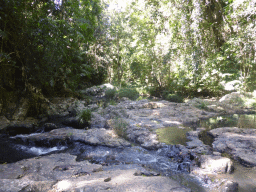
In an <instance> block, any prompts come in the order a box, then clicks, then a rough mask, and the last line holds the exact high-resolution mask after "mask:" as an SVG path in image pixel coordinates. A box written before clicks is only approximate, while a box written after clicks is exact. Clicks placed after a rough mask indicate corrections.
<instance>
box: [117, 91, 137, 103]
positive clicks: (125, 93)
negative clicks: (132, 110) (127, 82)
mask: <svg viewBox="0 0 256 192" xmlns="http://www.w3.org/2000/svg"><path fill="white" fill-rule="evenodd" d="M118 97H119V98H122V97H127V98H129V99H131V100H136V99H137V98H138V97H139V92H138V91H137V90H136V89H135V88H121V89H120V90H119V91H118Z"/></svg>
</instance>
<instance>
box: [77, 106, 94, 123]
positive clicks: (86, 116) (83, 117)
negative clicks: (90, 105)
mask: <svg viewBox="0 0 256 192" xmlns="http://www.w3.org/2000/svg"><path fill="white" fill-rule="evenodd" d="M91 118H92V112H91V110H90V109H85V110H83V111H81V113H80V114H79V119H80V122H81V123H82V124H84V123H88V124H90V121H91Z"/></svg>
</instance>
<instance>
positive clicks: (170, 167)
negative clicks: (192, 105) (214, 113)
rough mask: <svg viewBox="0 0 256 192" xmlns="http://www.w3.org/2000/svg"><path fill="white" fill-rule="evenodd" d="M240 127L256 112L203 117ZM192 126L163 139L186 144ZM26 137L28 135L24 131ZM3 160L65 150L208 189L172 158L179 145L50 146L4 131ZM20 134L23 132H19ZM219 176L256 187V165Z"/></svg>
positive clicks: (243, 190) (252, 121)
mask: <svg viewBox="0 0 256 192" xmlns="http://www.w3.org/2000/svg"><path fill="white" fill-rule="evenodd" d="M234 126H236V127H240V128H256V115H255V114H254V115H229V116H222V117H215V118H210V119H209V120H203V121H201V123H200V125H199V126H198V127H205V128H206V129H207V130H210V129H214V128H217V127H234ZM191 130H192V129H191V128H184V129H180V128H174V127H172V128H164V129H160V130H158V134H159V135H160V136H161V142H165V143H166V144H168V145H176V144H183V145H185V144H186V142H187V139H186V132H188V131H191ZM23 136H24V137H26V135H23ZM0 137H1V138H0V154H1V156H0V163H6V162H7V163H11V162H16V161H19V160H22V159H26V158H31V157H35V156H39V155H46V154H50V153H56V152H65V153H70V154H72V155H76V156H77V161H83V160H89V161H90V162H91V163H97V164H102V165H115V164H118V165H119V164H140V165H144V166H147V167H149V168H151V169H153V170H156V171H158V172H160V173H162V174H164V175H166V176H170V177H171V178H172V179H175V180H177V181H179V182H180V183H181V184H183V185H185V186H187V187H189V188H191V189H192V191H202V192H203V191H207V189H206V188H205V187H203V186H201V184H200V183H199V181H198V180H196V179H195V177H192V176H191V175H189V174H186V173H184V171H182V170H181V169H180V164H179V163H177V161H171V160H170V158H169V157H168V153H169V152H170V151H172V150H174V151H175V149H170V146H168V145H166V147H164V148H162V149H159V150H157V151H154V150H146V149H144V148H142V147H139V146H133V147H128V148H124V149H117V148H109V147H104V146H90V145H85V144H82V143H80V142H75V143H73V144H72V145H71V146H52V147H50V148H46V147H37V146H27V145H24V144H20V143H16V142H15V137H10V138H9V137H8V136H7V135H0ZM19 137H20V136H19ZM219 178H220V179H221V178H226V179H229V180H233V181H237V182H238V183H239V191H240V192H252V191H256V169H255V168H245V167H243V166H242V165H240V164H239V163H238V162H235V172H234V173H233V174H225V175H220V176H219Z"/></svg>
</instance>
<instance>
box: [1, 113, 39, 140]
mask: <svg viewBox="0 0 256 192" xmlns="http://www.w3.org/2000/svg"><path fill="white" fill-rule="evenodd" d="M37 123H38V120H37V119H35V118H33V117H28V118H26V119H25V120H24V121H11V123H10V124H9V125H8V126H7V127H6V128H5V130H4V132H5V133H7V134H9V135H12V136H13V135H18V134H29V133H33V132H35V131H36V125H37Z"/></svg>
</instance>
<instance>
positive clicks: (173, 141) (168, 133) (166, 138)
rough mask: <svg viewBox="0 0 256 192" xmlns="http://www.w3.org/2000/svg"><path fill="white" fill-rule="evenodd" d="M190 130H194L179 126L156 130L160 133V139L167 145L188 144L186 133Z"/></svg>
mask: <svg viewBox="0 0 256 192" xmlns="http://www.w3.org/2000/svg"><path fill="white" fill-rule="evenodd" d="M188 131H192V129H191V128H189V127H186V128H178V127H165V128H160V129H157V130H156V133H157V135H158V139H159V141H160V142H161V143H165V144H167V145H177V144H182V145H186V142H187V141H188V139H187V137H186V133H187V132H188Z"/></svg>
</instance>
